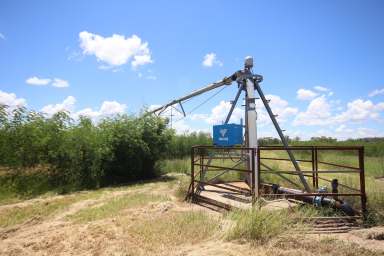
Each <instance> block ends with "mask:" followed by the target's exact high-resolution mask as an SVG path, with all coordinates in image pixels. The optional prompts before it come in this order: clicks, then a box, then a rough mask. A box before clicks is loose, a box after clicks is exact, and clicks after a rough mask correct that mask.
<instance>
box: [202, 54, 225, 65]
mask: <svg viewBox="0 0 384 256" xmlns="http://www.w3.org/2000/svg"><path fill="white" fill-rule="evenodd" d="M202 64H203V66H204V67H212V66H213V65H218V66H223V63H222V62H221V61H219V60H218V59H217V58H216V53H213V52H211V53H207V54H206V55H205V56H204V59H203V63H202Z"/></svg>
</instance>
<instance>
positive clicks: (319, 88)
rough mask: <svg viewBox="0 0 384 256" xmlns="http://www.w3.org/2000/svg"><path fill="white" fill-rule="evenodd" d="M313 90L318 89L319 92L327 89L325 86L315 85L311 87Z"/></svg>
mask: <svg viewBox="0 0 384 256" xmlns="http://www.w3.org/2000/svg"><path fill="white" fill-rule="evenodd" d="M313 88H314V89H315V90H317V91H319V92H328V91H329V89H328V88H326V87H323V86H315V87H313Z"/></svg>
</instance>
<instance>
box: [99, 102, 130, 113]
mask: <svg viewBox="0 0 384 256" xmlns="http://www.w3.org/2000/svg"><path fill="white" fill-rule="evenodd" d="M126 108H127V106H126V105H125V104H121V103H119V102H117V101H104V102H103V104H102V105H101V107H100V111H99V112H100V114H101V115H105V116H109V115H115V114H123V113H124V112H125V109H126Z"/></svg>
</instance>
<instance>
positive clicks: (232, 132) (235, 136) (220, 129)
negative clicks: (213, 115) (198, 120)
mask: <svg viewBox="0 0 384 256" xmlns="http://www.w3.org/2000/svg"><path fill="white" fill-rule="evenodd" d="M242 143H243V127H242V126H241V125H238V124H223V125H214V126H213V144H214V145H217V146H224V147H225V146H234V145H239V144H242Z"/></svg>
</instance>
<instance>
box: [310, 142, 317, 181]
mask: <svg viewBox="0 0 384 256" xmlns="http://www.w3.org/2000/svg"><path fill="white" fill-rule="evenodd" d="M311 156H312V160H311V161H312V185H313V188H315V187H316V177H315V175H316V174H315V149H314V147H313V146H312V149H311Z"/></svg>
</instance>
